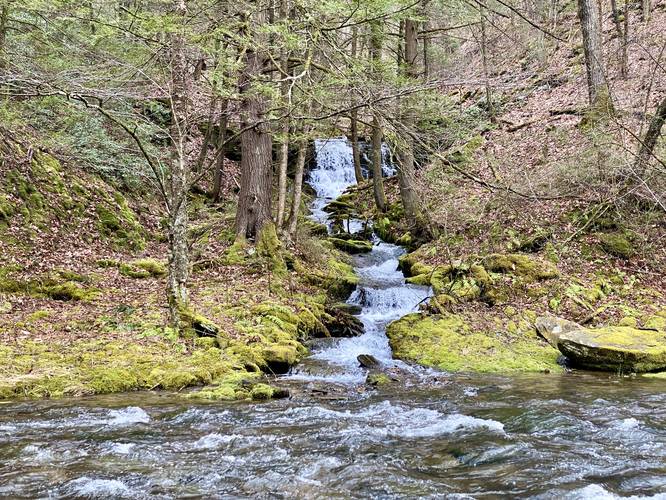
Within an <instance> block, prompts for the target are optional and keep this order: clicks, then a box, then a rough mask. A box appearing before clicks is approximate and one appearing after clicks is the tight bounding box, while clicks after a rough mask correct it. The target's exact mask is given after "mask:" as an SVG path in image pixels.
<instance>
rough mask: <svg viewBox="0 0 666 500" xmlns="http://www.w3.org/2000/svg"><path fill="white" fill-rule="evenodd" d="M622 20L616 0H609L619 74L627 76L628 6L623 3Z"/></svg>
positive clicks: (623, 76)
mask: <svg viewBox="0 0 666 500" xmlns="http://www.w3.org/2000/svg"><path fill="white" fill-rule="evenodd" d="M624 7H625V8H624V21H622V20H620V12H619V10H618V8H617V0H611V11H612V14H613V24H614V25H615V32H616V33H617V43H618V61H619V63H620V76H621V77H622V78H625V79H626V78H627V65H628V61H627V32H628V31H629V6H628V5H627V4H626V2H625V5H624ZM623 23H624V28H623Z"/></svg>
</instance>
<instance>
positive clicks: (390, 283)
mask: <svg viewBox="0 0 666 500" xmlns="http://www.w3.org/2000/svg"><path fill="white" fill-rule="evenodd" d="M315 151H316V155H317V157H316V158H317V165H316V168H314V169H313V170H312V171H311V172H310V177H309V181H308V182H309V183H310V185H312V187H313V189H314V190H315V192H316V193H317V195H318V197H317V199H316V200H315V201H314V203H313V206H312V218H313V219H314V220H316V221H318V222H328V219H327V217H328V214H327V213H326V212H324V210H323V208H324V207H325V206H326V205H327V204H328V203H330V202H331V201H332V200H334V199H335V198H337V197H338V196H340V195H342V193H344V191H345V190H346V189H347V188H348V187H350V186H352V185H354V184H356V179H355V176H354V165H353V158H352V150H351V146H350V144H349V143H348V141H347V140H346V139H344V138H342V139H339V138H338V139H327V140H317V141H315ZM387 156H388V155H387V154H385V155H384V157H385V158H386V157H387ZM383 170H384V172H385V174H393V173H394V170H393V169H392V167H390V166H384V167H383ZM329 227H330V225H329ZM362 227H363V223H362V222H361V221H358V220H356V221H355V220H352V221H350V224H349V228H348V230H349V231H350V232H355V231H356V230H360V229H361V228H362ZM373 243H374V246H373V248H372V251H371V252H370V253H368V254H365V255H361V256H357V257H356V258H355V270H356V273H357V274H358V276H359V278H360V282H359V284H358V286H357V288H356V290H355V291H354V293H352V295H351V296H350V297H349V299H348V300H347V303H349V304H353V305H357V306H360V307H361V308H362V309H361V313H360V314H359V315H358V318H359V319H360V320H361V322H362V323H363V325H364V327H365V333H364V334H363V335H361V336H359V337H354V338H345V339H339V340H336V341H335V342H334V343H332V344H331V343H329V344H327V345H326V346H325V347H323V348H320V349H319V350H316V352H315V353H314V355H313V356H311V358H310V360H309V361H310V363H305V364H304V365H302V366H299V367H297V368H296V369H294V370H293V372H292V374H291V375H290V378H292V379H299V380H325V381H330V382H336V383H343V384H359V383H363V382H364V380H365V377H366V375H367V372H366V370H365V369H363V368H361V367H360V365H359V362H358V360H357V357H358V356H359V355H361V354H370V355H372V356H374V357H375V358H376V359H377V360H379V361H380V362H381V363H382V365H383V367H384V368H393V367H400V368H402V369H406V370H411V368H409V367H408V366H407V365H405V364H403V363H400V362H397V361H394V360H393V356H392V352H391V348H390V346H389V342H388V338H387V337H386V326H387V325H388V323H390V322H391V321H394V320H396V319H399V318H400V317H402V316H404V315H406V314H409V313H412V312H416V311H418V305H419V304H421V303H423V302H424V301H425V300H427V298H428V297H429V296H430V289H429V288H428V287H424V286H416V285H409V284H406V283H405V277H404V275H403V274H402V272H401V271H400V270H399V269H398V257H400V255H402V254H403V253H405V250H404V249H403V248H401V247H399V246H397V245H391V244H389V243H386V242H383V241H382V240H380V239H379V238H377V237H376V236H375V237H374V241H373ZM312 361H315V362H324V363H323V366H326V365H332V366H330V367H326V369H325V370H324V373H322V371H321V369H320V368H321V367H322V364H321V363H320V364H319V365H316V366H315V367H314V369H313V366H312V363H311V362H312ZM329 368H332V369H329Z"/></svg>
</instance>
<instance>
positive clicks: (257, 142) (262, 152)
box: [236, 11, 273, 239]
mask: <svg viewBox="0 0 666 500" xmlns="http://www.w3.org/2000/svg"><path fill="white" fill-rule="evenodd" d="M265 16H266V11H260V12H259V14H258V15H257V17H258V19H257V21H258V24H259V25H260V26H261V24H263V22H262V19H263V18H265ZM255 28H258V27H255ZM255 31H256V29H255ZM263 69H264V57H263V56H262V55H261V54H260V53H258V52H257V51H256V50H255V48H254V47H252V46H250V47H248V49H247V50H246V52H245V67H244V69H243V71H242V73H241V76H240V93H241V96H242V100H241V112H240V115H241V129H243V130H244V132H243V133H242V134H241V162H240V163H241V164H240V169H241V183H240V184H241V187H240V194H239V197H238V209H237V211H236V237H237V238H241V239H244V238H255V237H256V236H258V235H259V233H260V231H261V229H262V228H263V227H264V225H266V224H267V223H270V222H271V187H272V184H273V168H272V141H271V135H270V129H269V126H268V124H267V123H266V122H265V119H266V112H267V108H268V106H267V102H266V97H265V96H264V95H262V94H261V93H259V92H254V91H253V88H252V87H253V83H254V82H255V80H256V79H258V78H259V77H260V76H261V74H262V71H263Z"/></svg>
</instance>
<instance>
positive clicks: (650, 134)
mask: <svg viewBox="0 0 666 500" xmlns="http://www.w3.org/2000/svg"><path fill="white" fill-rule="evenodd" d="M664 122H666V97H665V98H664V99H663V100H662V101H661V103H659V105H658V106H657V110H656V111H655V113H654V116H653V117H652V120H650V126H649V127H648V130H647V132H645V136H644V137H643V139H642V140H641V145H640V148H639V150H638V155H637V156H636V164H635V166H634V171H635V172H636V173H637V174H638V175H643V173H644V172H645V170H646V169H647V167H648V164H649V162H650V159H651V158H652V155H653V154H654V148H655V146H656V145H657V141H658V140H659V137H660V136H661V129H662V128H663V127H664Z"/></svg>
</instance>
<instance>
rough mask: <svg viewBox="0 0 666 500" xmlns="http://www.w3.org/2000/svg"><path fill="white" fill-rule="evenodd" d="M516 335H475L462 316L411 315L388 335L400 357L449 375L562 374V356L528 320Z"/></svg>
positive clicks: (392, 326) (518, 326) (519, 325)
mask: <svg viewBox="0 0 666 500" xmlns="http://www.w3.org/2000/svg"><path fill="white" fill-rule="evenodd" d="M512 329H513V330H514V334H507V333H503V334H500V333H495V332H487V331H474V330H473V329H472V328H471V327H470V326H469V325H468V324H467V323H466V322H465V321H464V320H463V319H462V317H460V316H457V315H453V314H443V315H439V316H433V317H423V316H422V315H420V314H410V315H408V316H405V317H404V318H402V319H400V320H398V321H395V322H393V323H391V324H390V325H389V327H388V329H387V334H388V336H389V340H390V343H391V347H392V348H393V353H394V355H395V356H396V357H397V358H398V359H402V360H405V361H410V362H414V363H418V364H421V365H424V366H431V367H436V368H439V369H442V370H446V371H475V372H499V373H506V372H539V371H561V368H560V367H559V365H557V362H556V361H557V357H558V355H559V353H558V352H557V351H556V350H555V349H553V348H552V347H551V346H549V345H548V344H546V343H545V342H543V341H542V340H541V339H539V338H538V337H537V335H536V332H535V331H533V329H531V328H530V327H529V324H528V323H527V322H526V321H524V320H523V321H522V322H520V321H519V322H518V323H514V326H513V327H512Z"/></svg>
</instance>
